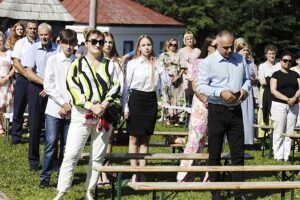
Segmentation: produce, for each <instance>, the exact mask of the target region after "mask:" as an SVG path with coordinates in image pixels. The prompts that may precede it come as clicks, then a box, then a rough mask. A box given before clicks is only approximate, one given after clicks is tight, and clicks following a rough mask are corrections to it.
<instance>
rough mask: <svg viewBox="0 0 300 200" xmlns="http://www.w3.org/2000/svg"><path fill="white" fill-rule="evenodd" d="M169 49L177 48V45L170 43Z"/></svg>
mask: <svg viewBox="0 0 300 200" xmlns="http://www.w3.org/2000/svg"><path fill="white" fill-rule="evenodd" d="M169 47H177V44H172V43H170V44H169Z"/></svg>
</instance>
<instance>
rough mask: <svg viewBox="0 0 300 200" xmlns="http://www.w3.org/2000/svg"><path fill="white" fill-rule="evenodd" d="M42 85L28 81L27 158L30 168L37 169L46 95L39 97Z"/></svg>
mask: <svg viewBox="0 0 300 200" xmlns="http://www.w3.org/2000/svg"><path fill="white" fill-rule="evenodd" d="M42 90H43V86H42V85H40V84H36V83H33V82H30V83H29V85H28V114H29V133H30V136H29V152H28V159H29V164H30V167H31V168H32V169H37V168H38V166H39V163H40V151H39V145H40V134H41V130H42V125H43V123H44V122H45V109H46V105H47V100H48V97H41V96H40V95H39V93H40V92H41V91H42Z"/></svg>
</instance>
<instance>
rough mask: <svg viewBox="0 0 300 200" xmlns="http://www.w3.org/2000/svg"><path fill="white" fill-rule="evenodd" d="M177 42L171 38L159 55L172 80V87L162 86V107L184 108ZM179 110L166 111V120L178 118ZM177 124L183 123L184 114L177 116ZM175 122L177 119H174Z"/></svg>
mask: <svg viewBox="0 0 300 200" xmlns="http://www.w3.org/2000/svg"><path fill="white" fill-rule="evenodd" d="M177 50H178V41H177V39H175V38H171V39H169V40H167V41H166V43H165V46H164V53H162V54H161V55H160V58H159V59H160V61H161V62H162V63H163V65H164V67H165V69H166V71H167V73H168V74H169V76H170V77H171V79H172V86H171V87H169V86H166V85H164V84H162V98H161V101H162V103H163V105H170V106H185V94H184V88H183V84H182V83H183V79H182V74H183V72H184V69H183V65H182V61H183V60H182V57H181V55H180V54H179V53H178V51H177ZM178 112H181V111H180V110H175V109H168V119H173V118H175V116H176V117H177V116H178ZM178 117H179V123H183V117H184V113H181V114H179V116H178ZM175 120H177V119H175ZM167 123H168V122H167Z"/></svg>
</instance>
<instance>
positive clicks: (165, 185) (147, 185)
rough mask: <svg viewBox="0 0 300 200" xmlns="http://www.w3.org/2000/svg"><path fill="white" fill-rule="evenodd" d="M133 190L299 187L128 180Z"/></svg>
mask: <svg viewBox="0 0 300 200" xmlns="http://www.w3.org/2000/svg"><path fill="white" fill-rule="evenodd" d="M128 186H129V187H131V188H132V189H134V190H151V191H153V190H158V191H165V190H216V189H217V190H257V189H264V190H265V189H269V190H271V189H300V181H294V182H290V181H286V182H205V183H203V182H134V183H133V182H129V183H128Z"/></svg>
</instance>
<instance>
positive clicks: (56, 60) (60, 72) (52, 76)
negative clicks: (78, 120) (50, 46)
mask: <svg viewBox="0 0 300 200" xmlns="http://www.w3.org/2000/svg"><path fill="white" fill-rule="evenodd" d="M75 58H76V57H75V56H74V55H71V57H70V58H67V57H66V56H65V54H64V53H63V52H60V53H58V54H55V55H53V56H50V57H49V58H48V60H47V65H46V70H45V76H44V89H45V91H46V93H47V95H48V96H49V98H48V103H47V107H46V112H45V113H46V114H48V115H51V116H52V117H56V118H59V119H61V117H60V115H59V114H58V112H59V110H60V109H61V107H62V106H63V104H64V103H69V101H70V99H69V97H68V90H67V84H66V79H67V74H68V71H69V68H70V66H71V64H72V62H73V61H74V59H75ZM66 118H67V119H70V116H67V117H66Z"/></svg>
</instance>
